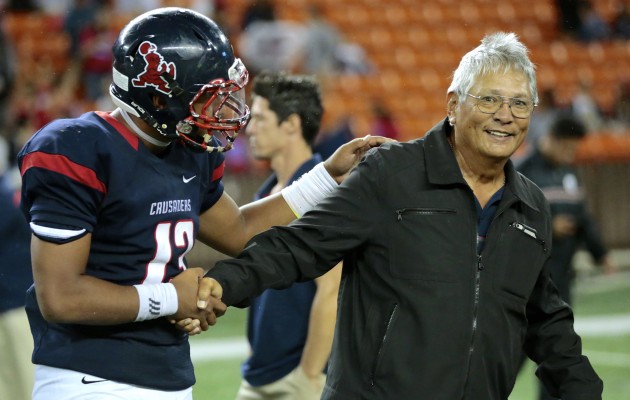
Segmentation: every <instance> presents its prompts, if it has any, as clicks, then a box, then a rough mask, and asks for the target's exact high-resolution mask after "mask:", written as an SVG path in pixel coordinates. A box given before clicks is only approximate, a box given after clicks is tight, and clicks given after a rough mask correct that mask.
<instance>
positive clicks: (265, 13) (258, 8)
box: [241, 0, 276, 32]
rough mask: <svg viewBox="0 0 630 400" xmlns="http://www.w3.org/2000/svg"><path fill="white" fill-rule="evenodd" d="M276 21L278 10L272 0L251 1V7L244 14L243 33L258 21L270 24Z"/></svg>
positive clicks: (242, 21)
mask: <svg viewBox="0 0 630 400" xmlns="http://www.w3.org/2000/svg"><path fill="white" fill-rule="evenodd" d="M275 20H276V8H275V7H274V5H273V1H272V0H250V3H249V6H248V7H247V8H246V9H245V12H244V13H243V18H242V20H241V32H244V31H246V30H247V28H249V26H250V25H251V24H253V23H254V22H258V21H263V22H270V21H275Z"/></svg>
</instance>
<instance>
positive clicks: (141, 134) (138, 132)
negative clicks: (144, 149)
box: [119, 108, 171, 147]
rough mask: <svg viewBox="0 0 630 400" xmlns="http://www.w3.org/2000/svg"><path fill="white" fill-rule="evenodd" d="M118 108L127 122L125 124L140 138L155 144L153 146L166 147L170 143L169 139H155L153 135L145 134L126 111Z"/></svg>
mask: <svg viewBox="0 0 630 400" xmlns="http://www.w3.org/2000/svg"><path fill="white" fill-rule="evenodd" d="M119 110H120V115H122V117H123V119H124V120H125V122H126V123H127V125H129V127H130V128H131V130H133V131H134V133H135V134H136V135H138V136H139V137H140V138H142V139H144V140H146V141H147V142H149V143H151V144H152V145H155V146H158V147H166V146H168V145H169V144H171V141H170V140H169V141H168V142H163V141H161V140H158V139H156V138H154V137H151V136H149V135H147V134H146V133H144V132H143V131H142V129H140V128H138V125H136V123H135V122H133V120H132V119H131V117H130V116H129V114H127V111H125V110H123V109H122V108H119Z"/></svg>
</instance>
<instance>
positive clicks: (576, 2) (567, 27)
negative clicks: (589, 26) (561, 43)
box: [556, 0, 585, 39]
mask: <svg viewBox="0 0 630 400" xmlns="http://www.w3.org/2000/svg"><path fill="white" fill-rule="evenodd" d="M584 1H585V0H556V8H557V10H558V27H559V29H560V32H562V33H563V34H565V35H567V36H568V37H569V38H572V39H577V38H578V36H579V32H580V30H581V29H582V18H581V15H580V8H581V7H582V3H584Z"/></svg>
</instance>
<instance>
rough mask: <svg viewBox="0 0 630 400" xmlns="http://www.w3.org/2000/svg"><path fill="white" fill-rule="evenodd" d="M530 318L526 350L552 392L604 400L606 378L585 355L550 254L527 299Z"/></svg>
mask: <svg viewBox="0 0 630 400" xmlns="http://www.w3.org/2000/svg"><path fill="white" fill-rule="evenodd" d="M549 220H550V219H549ZM548 235H549V236H548V237H551V236H550V235H551V228H550V227H549V229H548ZM527 319H528V329H527V334H526V337H525V345H524V349H525V353H526V354H527V355H528V356H529V358H531V359H532V360H533V361H534V362H536V363H537V364H538V368H537V370H536V375H537V376H538V378H539V379H540V380H541V381H542V382H543V384H544V385H545V387H546V388H547V390H548V391H549V393H550V394H551V395H552V396H554V397H559V398H562V399H563V400H587V399H588V400H601V398H602V391H603V382H602V381H601V379H600V378H599V376H598V375H597V373H596V372H595V370H594V369H593V367H592V366H591V364H590V362H589V360H588V358H587V357H586V356H584V355H582V341H581V338H580V337H579V336H578V335H577V333H576V332H575V330H574V328H573V322H574V318H573V311H572V310H571V308H570V307H569V305H568V304H566V303H565V302H564V301H563V300H562V299H561V297H560V294H559V293H558V290H557V289H556V286H555V285H554V284H553V282H552V280H551V275H550V272H549V258H547V261H546V263H545V266H544V267H543V269H542V272H541V273H540V276H539V277H538V280H537V282H536V285H535V287H534V290H533V292H532V294H531V296H530V298H529V301H528V303H527Z"/></svg>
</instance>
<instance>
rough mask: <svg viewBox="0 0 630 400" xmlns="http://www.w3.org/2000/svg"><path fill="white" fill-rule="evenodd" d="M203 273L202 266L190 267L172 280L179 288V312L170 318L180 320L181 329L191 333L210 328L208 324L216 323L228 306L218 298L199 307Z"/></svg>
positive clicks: (177, 288) (209, 300)
mask: <svg viewBox="0 0 630 400" xmlns="http://www.w3.org/2000/svg"><path fill="white" fill-rule="evenodd" d="M203 273H204V271H203V269H201V268H189V269H187V270H185V271H184V272H182V273H181V274H179V275H177V276H176V277H175V278H173V279H172V280H171V282H172V283H173V285H175V289H176V290H177V299H178V302H179V305H178V308H177V313H175V314H174V315H173V316H172V317H171V318H169V319H170V320H171V321H179V322H178V323H177V325H178V327H179V328H180V329H183V330H185V331H187V332H189V333H190V332H195V333H193V334H196V333H200V331H206V330H208V326H210V325H214V324H215V323H216V319H217V317H220V316H221V315H223V314H224V313H225V310H226V308H227V307H226V306H225V304H223V303H222V302H221V301H220V299H216V298H215V299H207V302H206V307H204V308H203V309H199V308H198V307H197V295H198V291H199V283H200V280H201V279H202V278H203Z"/></svg>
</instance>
